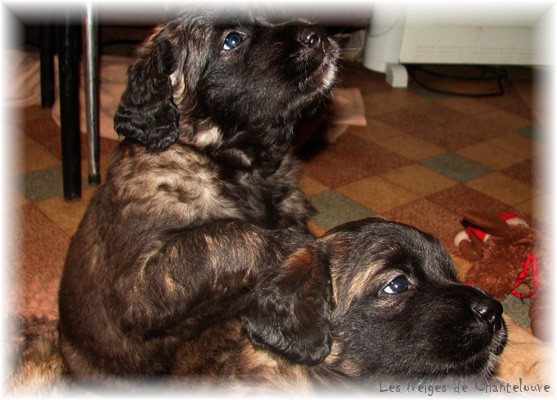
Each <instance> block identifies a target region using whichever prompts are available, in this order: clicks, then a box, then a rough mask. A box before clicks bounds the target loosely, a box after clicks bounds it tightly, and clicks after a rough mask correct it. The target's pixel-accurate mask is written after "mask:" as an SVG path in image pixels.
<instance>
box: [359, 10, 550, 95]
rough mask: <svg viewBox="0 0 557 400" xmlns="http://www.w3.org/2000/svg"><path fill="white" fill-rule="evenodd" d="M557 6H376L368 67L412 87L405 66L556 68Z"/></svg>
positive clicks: (366, 60)
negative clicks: (555, 30)
mask: <svg viewBox="0 0 557 400" xmlns="http://www.w3.org/2000/svg"><path fill="white" fill-rule="evenodd" d="M553 3H554V2H553V1H537V0H531V1H523V2H512V1H511V2H505V1H493V0H486V1H483V2H477V1H469V2H460V1H455V2H445V4H444V5H441V4H437V3H435V2H432V3H425V4H423V3H422V2H411V3H407V4H403V3H387V2H379V3H377V4H375V5H374V8H373V15H372V17H371V19H370V21H369V27H368V30H367V33H366V43H365V50H364V66H365V67H367V68H369V69H371V70H374V71H377V72H383V73H385V74H386V80H387V82H388V83H389V84H391V85H392V86H394V87H406V85H407V83H408V75H407V73H406V69H405V68H404V66H403V64H457V65H460V64H474V65H481V64H483V65H550V63H551V56H552V55H551V51H550V50H551V44H552V43H551V39H552V38H550V37H549V36H551V34H550V30H551V28H552V23H553V21H552V18H551V15H552V12H553Z"/></svg>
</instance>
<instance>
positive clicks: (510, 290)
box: [454, 211, 547, 337]
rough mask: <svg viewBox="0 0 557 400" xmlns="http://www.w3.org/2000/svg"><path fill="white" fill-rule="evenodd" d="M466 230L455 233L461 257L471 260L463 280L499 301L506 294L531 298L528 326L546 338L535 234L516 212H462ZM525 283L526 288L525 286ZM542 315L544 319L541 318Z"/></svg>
mask: <svg viewBox="0 0 557 400" xmlns="http://www.w3.org/2000/svg"><path fill="white" fill-rule="evenodd" d="M464 226H465V230H463V231H461V232H459V233H458V234H457V235H456V236H455V240H454V241H455V245H456V247H457V248H458V249H459V251H460V253H461V254H462V256H463V257H464V258H466V259H468V260H470V261H471V265H470V269H469V270H468V272H467V273H466V276H465V279H464V281H465V283H467V284H470V285H472V286H475V287H478V288H480V289H482V290H484V291H485V292H487V293H489V294H490V295H492V296H493V297H494V298H496V299H497V300H500V301H502V300H503V299H504V298H505V297H507V296H508V295H509V294H513V295H515V296H516V297H518V298H520V299H523V298H530V301H531V303H530V305H531V306H530V312H529V315H530V320H531V321H530V322H531V324H530V326H531V328H532V332H533V333H534V334H535V335H536V336H539V337H546V336H547V332H546V330H545V329H543V332H541V331H542V329H541V328H540V329H537V326H538V325H545V324H546V320H545V316H546V313H544V312H540V309H541V308H545V307H543V306H542V305H540V302H539V295H538V296H535V295H536V293H537V292H538V286H539V279H538V271H537V261H536V256H535V234H534V231H533V230H532V229H531V228H530V226H528V224H527V223H526V221H524V220H523V219H521V218H519V217H518V216H517V215H516V214H512V213H505V214H499V215H495V214H489V213H482V212H478V211H470V212H467V213H465V214H464ZM526 286H527V287H526ZM542 315H543V318H544V319H543V321H540V319H541V318H542Z"/></svg>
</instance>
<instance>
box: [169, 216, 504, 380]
mask: <svg viewBox="0 0 557 400" xmlns="http://www.w3.org/2000/svg"><path fill="white" fill-rule="evenodd" d="M284 266H285V267H286V268H285V271H284V273H283V275H284V277H283V279H284V280H283V281H284V282H288V279H286V277H287V276H289V275H291V271H297V272H296V275H298V274H300V273H301V272H300V271H302V272H303V273H308V274H309V273H310V271H311V274H312V275H313V277H312V278H311V279H310V280H309V282H312V281H314V282H316V284H320V283H321V282H322V278H321V277H320V275H319V274H320V271H322V270H323V269H324V268H328V269H329V270H330V276H331V290H332V291H331V292H330V293H329V294H328V297H329V299H330V300H329V307H330V314H331V339H332V350H331V352H330V354H329V355H328V356H327V357H326V358H325V359H324V360H323V361H322V362H321V363H319V364H317V365H314V366H305V365H301V364H294V363H292V362H291V361H290V360H285V359H284V358H283V357H280V355H277V354H276V353H272V352H269V350H268V349H267V348H265V347H261V346H259V345H258V341H257V340H255V341H254V340H253V335H250V334H249V332H246V330H245V325H244V327H242V323H241V321H240V320H236V321H228V322H226V323H224V324H221V325H220V326H214V327H212V328H210V329H209V330H207V331H206V332H204V333H203V334H202V335H200V336H199V337H197V338H195V339H194V340H191V341H187V342H185V343H184V344H183V346H182V347H181V349H180V352H179V353H178V356H177V361H176V364H175V366H174V370H173V372H174V374H175V375H177V376H180V378H179V379H178V378H177V379H176V380H177V382H180V381H181V380H182V379H184V378H190V379H191V381H193V382H194V383H196V384H199V385H201V386H204V387H208V388H219V387H226V388H230V387H232V388H236V389H239V388H244V389H245V387H246V386H247V387H250V386H255V387H256V388H257V389H262V388H267V389H268V388H271V389H281V390H284V389H287V390H291V389H294V390H295V391H297V390H299V389H300V388H315V387H319V386H320V385H323V384H326V385H331V386H332V387H336V388H337V389H338V388H339V387H343V386H342V385H346V387H348V386H351V385H353V384H356V383H358V384H364V383H366V382H367V381H368V380H370V379H378V377H379V376H383V377H390V378H395V379H410V378H419V379H426V378H443V377H447V376H450V377H452V378H456V377H464V376H468V377H471V376H476V377H478V376H481V377H484V378H485V377H486V376H489V375H490V374H491V373H492V372H493V371H494V369H495V366H496V361H497V359H498V355H499V354H500V353H501V352H502V350H503V347H504V345H505V343H506V337H507V332H506V327H505V324H504V322H503V320H502V306H501V304H499V303H498V302H496V301H495V300H494V299H493V298H491V297H490V296H489V295H486V294H485V293H484V292H482V291H480V290H478V289H475V288H473V287H470V286H466V285H463V284H461V283H459V281H458V280H457V277H456V272H455V269H454V266H453V264H452V261H451V259H450V257H449V255H448V254H447V253H446V252H445V250H444V249H443V248H442V246H441V245H440V243H439V242H438V241H437V240H436V239H434V238H432V237H431V236H430V235H428V234H425V233H423V232H421V231H418V230H417V229H415V228H412V227H410V226H408V225H404V224H401V223H396V222H390V221H385V220H381V219H379V218H371V219H366V220H361V221H356V222H352V223H348V224H345V225H342V226H339V227H337V228H335V229H333V230H331V231H329V232H328V233H326V234H325V235H324V236H323V237H321V238H319V239H317V240H316V241H314V242H312V243H310V244H308V245H307V246H305V247H303V248H302V249H300V250H298V251H296V252H295V253H294V254H292V255H291V256H290V257H289V259H288V260H287V261H286V262H285V263H284ZM401 277H402V278H404V279H405V280H406V282H407V284H408V287H407V288H406V290H403V291H401V292H399V293H394V294H389V293H387V292H386V291H385V288H386V287H388V286H389V284H390V282H393V280H394V279H395V278H401ZM306 286H308V287H311V285H310V283H306ZM273 287H277V286H276V285H273ZM262 294H265V293H262ZM312 309H313V305H312V304H310V303H306V304H304V310H305V311H306V312H309V313H310V314H309V315H310V316H311V312H312ZM268 317H269V314H265V316H264V317H263V316H262V317H261V318H262V319H263V318H268ZM300 318H303V315H301V316H300ZM269 321H270V320H269ZM250 338H251V339H252V340H250ZM279 354H280V353H279ZM191 381H188V382H190V383H191Z"/></svg>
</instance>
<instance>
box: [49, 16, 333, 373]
mask: <svg viewBox="0 0 557 400" xmlns="http://www.w3.org/2000/svg"><path fill="white" fill-rule="evenodd" d="M337 58H338V46H337V44H336V43H335V42H334V41H333V40H332V39H331V38H330V37H328V36H327V34H326V32H325V31H324V30H323V29H321V28H318V27H315V26H311V25H309V24H306V23H301V22H299V23H277V22H276V21H275V22H270V21H263V20H257V19H255V18H251V17H244V16H242V17H241V18H227V19H223V18H221V17H220V16H219V14H216V13H215V14H211V13H207V12H205V13H203V14H198V15H195V16H186V17H181V18H178V19H176V20H174V21H172V22H170V23H168V24H166V25H164V26H162V27H160V28H159V29H158V30H157V31H156V32H155V33H154V34H153V35H152V36H151V37H150V38H149V39H148V40H147V42H146V43H145V44H144V45H143V46H142V47H141V48H140V49H139V51H138V56H137V59H136V61H135V62H134V63H133V65H132V66H131V67H130V69H129V72H128V84H127V88H126V91H125V92H124V94H123V96H122V100H121V103H120V106H119V108H118V110H117V113H116V117H115V127H116V130H117V131H118V133H119V134H120V135H123V136H125V138H126V140H124V141H123V142H122V143H120V144H119V146H118V147H117V148H116V150H115V152H114V154H113V159H112V161H111V164H110V166H109V170H108V174H107V180H106V183H105V184H104V185H103V186H102V187H101V188H100V189H99V190H98V193H97V194H96V195H95V197H94V198H93V199H92V201H91V204H90V206H89V208H88V210H87V212H86V214H85V216H84V218H83V220H82V222H81V224H80V226H79V228H78V231H77V233H76V235H75V236H74V237H73V239H72V242H71V245H70V248H69V251H68V255H67V259H66V264H65V268H64V272H63V277H62V281H61V287H60V298H59V310H60V343H61V350H62V354H63V357H64V359H65V362H66V363H67V365H68V367H69V369H70V370H71V372H72V374H73V375H74V376H75V377H78V378H82V379H96V378H98V379H105V378H106V377H110V376H113V377H114V376H127V377H135V378H137V377H142V376H152V375H156V374H164V373H166V372H168V369H169V368H170V366H171V363H172V360H173V357H174V355H175V352H176V350H177V346H178V345H179V344H180V343H181V342H182V341H183V340H184V339H189V338H192V337H195V336H196V335H198V334H199V333H200V332H202V331H203V330H204V329H205V328H206V327H208V326H211V325H213V324H215V323H216V322H218V321H221V320H224V319H226V318H228V317H230V316H236V315H240V314H242V313H243V312H244V310H245V309H246V307H247V305H248V304H249V306H250V307H253V308H257V309H258V310H259V311H258V312H251V314H249V316H248V315H247V314H246V317H245V320H246V324H247V326H248V330H249V331H250V333H251V334H252V335H253V337H254V338H257V339H256V340H257V341H258V343H260V344H264V345H266V346H268V347H269V348H271V349H273V350H274V351H277V352H278V353H279V354H282V355H283V356H285V357H286V358H288V359H291V360H293V361H296V362H301V363H315V362H319V361H321V360H322V359H323V358H324V357H325V356H326V355H327V354H328V353H329V351H330V335H329V331H328V311H327V310H328V306H327V303H326V299H325V298H324V296H322V293H324V292H325V291H326V289H325V286H326V284H327V277H326V276H322V277H321V279H322V283H319V284H317V285H315V286H312V287H305V286H304V285H300V286H299V287H297V289H299V290H297V291H294V290H293V289H292V290H291V288H288V290H285V291H283V293H281V295H280V296H278V297H277V299H276V301H274V302H268V301H264V302H263V303H262V304H258V303H257V302H255V303H253V302H252V301H251V298H250V296H249V293H250V288H251V287H252V286H253V285H254V284H255V281H256V279H257V277H258V276H260V275H261V274H262V272H263V271H265V270H273V269H274V268H275V267H276V266H278V265H279V263H280V262H281V261H282V260H284V259H285V257H286V256H287V255H288V254H290V253H292V252H293V251H294V250H295V249H297V248H299V247H300V246H301V245H303V244H306V243H308V242H310V241H311V240H312V238H311V237H310V235H309V234H308V233H307V232H306V228H305V225H306V222H307V218H308V215H309V213H310V210H311V207H310V206H309V203H308V202H307V200H306V199H305V197H304V195H303V194H302V192H301V190H300V189H299V187H298V181H297V178H298V169H299V167H298V162H297V161H296V160H295V159H294V157H293V156H292V147H293V136H294V129H295V126H296V124H297V123H298V120H299V117H300V115H301V114H302V113H303V112H306V111H307V110H309V109H312V108H314V107H316V106H317V105H318V104H319V103H320V102H322V101H323V98H324V97H325V94H326V93H327V92H328V91H329V89H330V88H331V85H332V83H333V79H334V77H335V72H336V68H337V67H336V62H337ZM263 275H264V274H263ZM314 278H315V277H314ZM301 279H305V278H304V277H302V278H301ZM266 282H267V283H268V284H269V285H273V282H272V279H270V280H267V281H266ZM267 289H268V290H269V291H274V290H275V289H276V288H272V287H269V288H267ZM306 300H307V301H312V302H313V303H314V306H315V307H314V308H313V309H312V310H313V315H311V313H310V314H307V315H306V316H305V317H304V319H303V320H295V319H294V320H293V319H292V316H295V315H296V310H293V308H294V307H297V306H303V307H306V306H307V305H306V304H305V301H306ZM266 313H272V314H273V315H275V318H274V319H273V322H272V323H271V324H267V322H268V319H267V318H265V319H264V320H260V317H262V316H264V315H265V314H266ZM263 321H264V322H265V325H261V323H262V322H263ZM254 340H255V339H254Z"/></svg>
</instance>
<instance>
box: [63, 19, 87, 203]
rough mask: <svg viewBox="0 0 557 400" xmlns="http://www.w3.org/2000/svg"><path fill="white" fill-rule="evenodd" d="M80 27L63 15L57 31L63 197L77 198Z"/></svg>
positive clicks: (78, 195)
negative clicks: (63, 17)
mask: <svg viewBox="0 0 557 400" xmlns="http://www.w3.org/2000/svg"><path fill="white" fill-rule="evenodd" d="M80 40H81V34H80V26H79V25H76V24H75V22H74V21H73V20H72V18H71V17H70V16H69V15H67V16H66V17H65V19H64V21H63V24H62V26H60V28H59V30H58V66H59V68H58V69H59V82H60V128H61V134H62V177H63V181H64V198H65V199H66V200H74V199H77V198H79V197H81V147H80V130H79V55H80V51H79V43H80Z"/></svg>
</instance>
